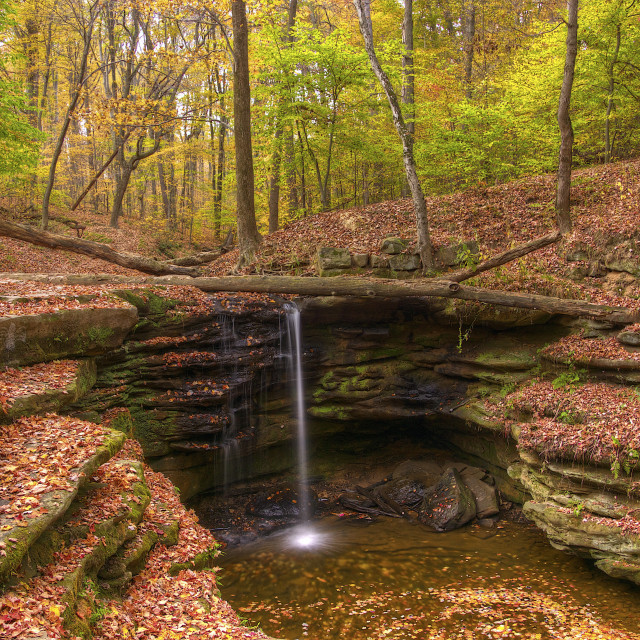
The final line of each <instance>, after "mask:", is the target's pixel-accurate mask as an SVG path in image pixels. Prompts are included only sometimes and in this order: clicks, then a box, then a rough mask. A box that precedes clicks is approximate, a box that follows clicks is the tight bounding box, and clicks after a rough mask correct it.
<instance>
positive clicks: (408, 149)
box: [354, 0, 434, 269]
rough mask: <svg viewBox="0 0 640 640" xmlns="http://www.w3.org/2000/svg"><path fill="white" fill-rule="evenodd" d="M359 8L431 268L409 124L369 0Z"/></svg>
mask: <svg viewBox="0 0 640 640" xmlns="http://www.w3.org/2000/svg"><path fill="white" fill-rule="evenodd" d="M354 4H355V6H356V11H357V12H358V20H359V23H360V31H361V33H362V37H363V38H364V46H365V49H366V51H367V55H368V56H369V61H370V63H371V67H372V68H373V71H374V73H375V74H376V77H377V78H378V81H379V82H380V84H381V85H382V88H383V89H384V92H385V93H386V95H387V100H388V101H389V106H390V107H391V113H392V114H393V122H394V124H395V127H396V131H397V132H398V135H399V136H400V140H401V141H402V159H403V162H404V169H405V172H406V175H407V182H408V183H409V188H410V189H411V196H412V198H413V207H414V210H415V216H416V226H417V231H418V253H419V254H420V259H421V260H422V266H423V268H424V269H432V268H433V266H434V263H433V248H432V246H431V237H430V235H429V222H428V218H427V204H426V202H425V199H424V193H423V192H422V187H421V186H420V181H419V180H418V174H417V172H416V163H415V159H414V156H413V140H412V137H411V136H410V135H409V133H408V132H407V126H406V124H405V121H404V118H403V116H402V110H401V109H400V104H399V103H398V97H397V96H396V92H395V91H394V89H393V86H392V84H391V82H390V81H389V77H388V76H387V74H386V73H385V72H384V71H383V69H382V67H381V66H380V62H379V61H378V58H377V56H376V52H375V49H374V47H373V28H372V26H371V13H370V0H354Z"/></svg>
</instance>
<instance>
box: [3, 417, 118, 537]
mask: <svg viewBox="0 0 640 640" xmlns="http://www.w3.org/2000/svg"><path fill="white" fill-rule="evenodd" d="M106 437H107V431H106V430H105V429H104V428H102V427H100V426H98V425H96V424H93V423H91V422H85V421H84V420H78V419H75V418H69V417H64V416H59V415H56V414H48V415H46V416H33V417H29V418H20V419H19V420H17V421H15V422H14V423H13V424H11V425H9V426H6V427H3V429H2V432H0V452H1V457H0V522H1V523H2V526H1V527H0V529H3V528H5V527H8V528H11V527H12V526H14V525H15V523H16V522H19V521H23V520H24V519H25V518H33V517H36V516H38V515H39V514H40V513H41V509H40V502H41V497H42V496H43V495H44V494H47V493H48V492H51V491H57V490H63V491H73V490H74V489H75V487H76V486H77V483H78V480H79V477H78V474H77V470H78V468H79V467H80V466H81V465H82V464H83V463H84V462H85V461H87V460H88V459H89V458H90V457H91V456H93V455H94V454H95V452H96V450H97V449H98V447H99V446H100V445H101V444H102V443H103V442H104V441H105V439H106Z"/></svg>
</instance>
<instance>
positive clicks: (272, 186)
mask: <svg viewBox="0 0 640 640" xmlns="http://www.w3.org/2000/svg"><path fill="white" fill-rule="evenodd" d="M273 138H274V144H275V148H274V151H273V168H272V171H271V175H270V176H269V233H273V232H274V231H277V230H278V225H279V217H280V210H279V205H280V164H281V161H282V154H281V152H280V144H281V142H280V141H281V139H282V126H281V125H280V124H278V127H277V128H276V132H275V134H274V136H273Z"/></svg>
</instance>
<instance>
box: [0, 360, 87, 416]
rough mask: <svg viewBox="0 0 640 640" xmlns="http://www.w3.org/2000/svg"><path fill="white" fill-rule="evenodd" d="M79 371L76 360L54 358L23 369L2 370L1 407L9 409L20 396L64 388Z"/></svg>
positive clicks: (73, 379)
mask: <svg viewBox="0 0 640 640" xmlns="http://www.w3.org/2000/svg"><path fill="white" fill-rule="evenodd" d="M77 373H78V362H77V361H76V360H54V361H53V362H45V363H40V364H35V365H32V366H30V367H23V368H22V369H12V368H11V367H7V368H6V369H5V370H4V371H0V407H4V408H5V410H6V409H8V408H9V407H10V406H11V405H12V404H13V403H14V402H15V401H16V400H17V399H18V398H23V397H25V396H31V395H39V394H42V393H45V392H46V391H53V390H59V389H64V388H65V387H68V386H69V385H70V384H72V383H73V382H74V381H75V379H76V375H77Z"/></svg>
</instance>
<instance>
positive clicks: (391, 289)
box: [0, 273, 640, 324]
mask: <svg viewBox="0 0 640 640" xmlns="http://www.w3.org/2000/svg"><path fill="white" fill-rule="evenodd" d="M0 277H2V278H14V279H17V280H33V281H37V282H48V283H55V284H84V285H91V284H122V285H123V286H126V285H133V284H138V285H176V286H192V287H197V288H198V289H201V290H202V291H206V292H210V293H213V292H219V291H234V292H247V293H270V294H294V295H301V296H357V297H361V298H362V297H365V298H366V297H380V298H407V297H437V298H457V299H459V300H470V301H475V302H483V303H485V304H492V305H493V304H495V305H499V306H503V307H516V308H519V309H536V310H539V311H545V312H546V313H549V314H560V315H568V316H574V317H581V318H592V319H594V320H601V321H604V322H612V323H615V324H633V323H635V322H640V306H638V307H615V306H608V305H600V304H593V303H591V302H584V301H582V300H568V299H566V298H554V297H551V296H542V295H537V294H533V293H514V292H511V291H496V290H494V289H482V288H480V287H468V286H465V285H461V284H458V283H457V282H451V281H448V280H431V279H428V278H425V279H422V280H417V281H414V282H401V281H398V280H382V279H365V278H353V277H345V278H303V277H299V276H226V277H222V278H184V277H179V276H164V277H162V278H144V277H140V278H135V277H133V278H132V277H127V276H109V275H98V276H84V275H75V276H47V275H36V274H11V273H5V274H0Z"/></svg>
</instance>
